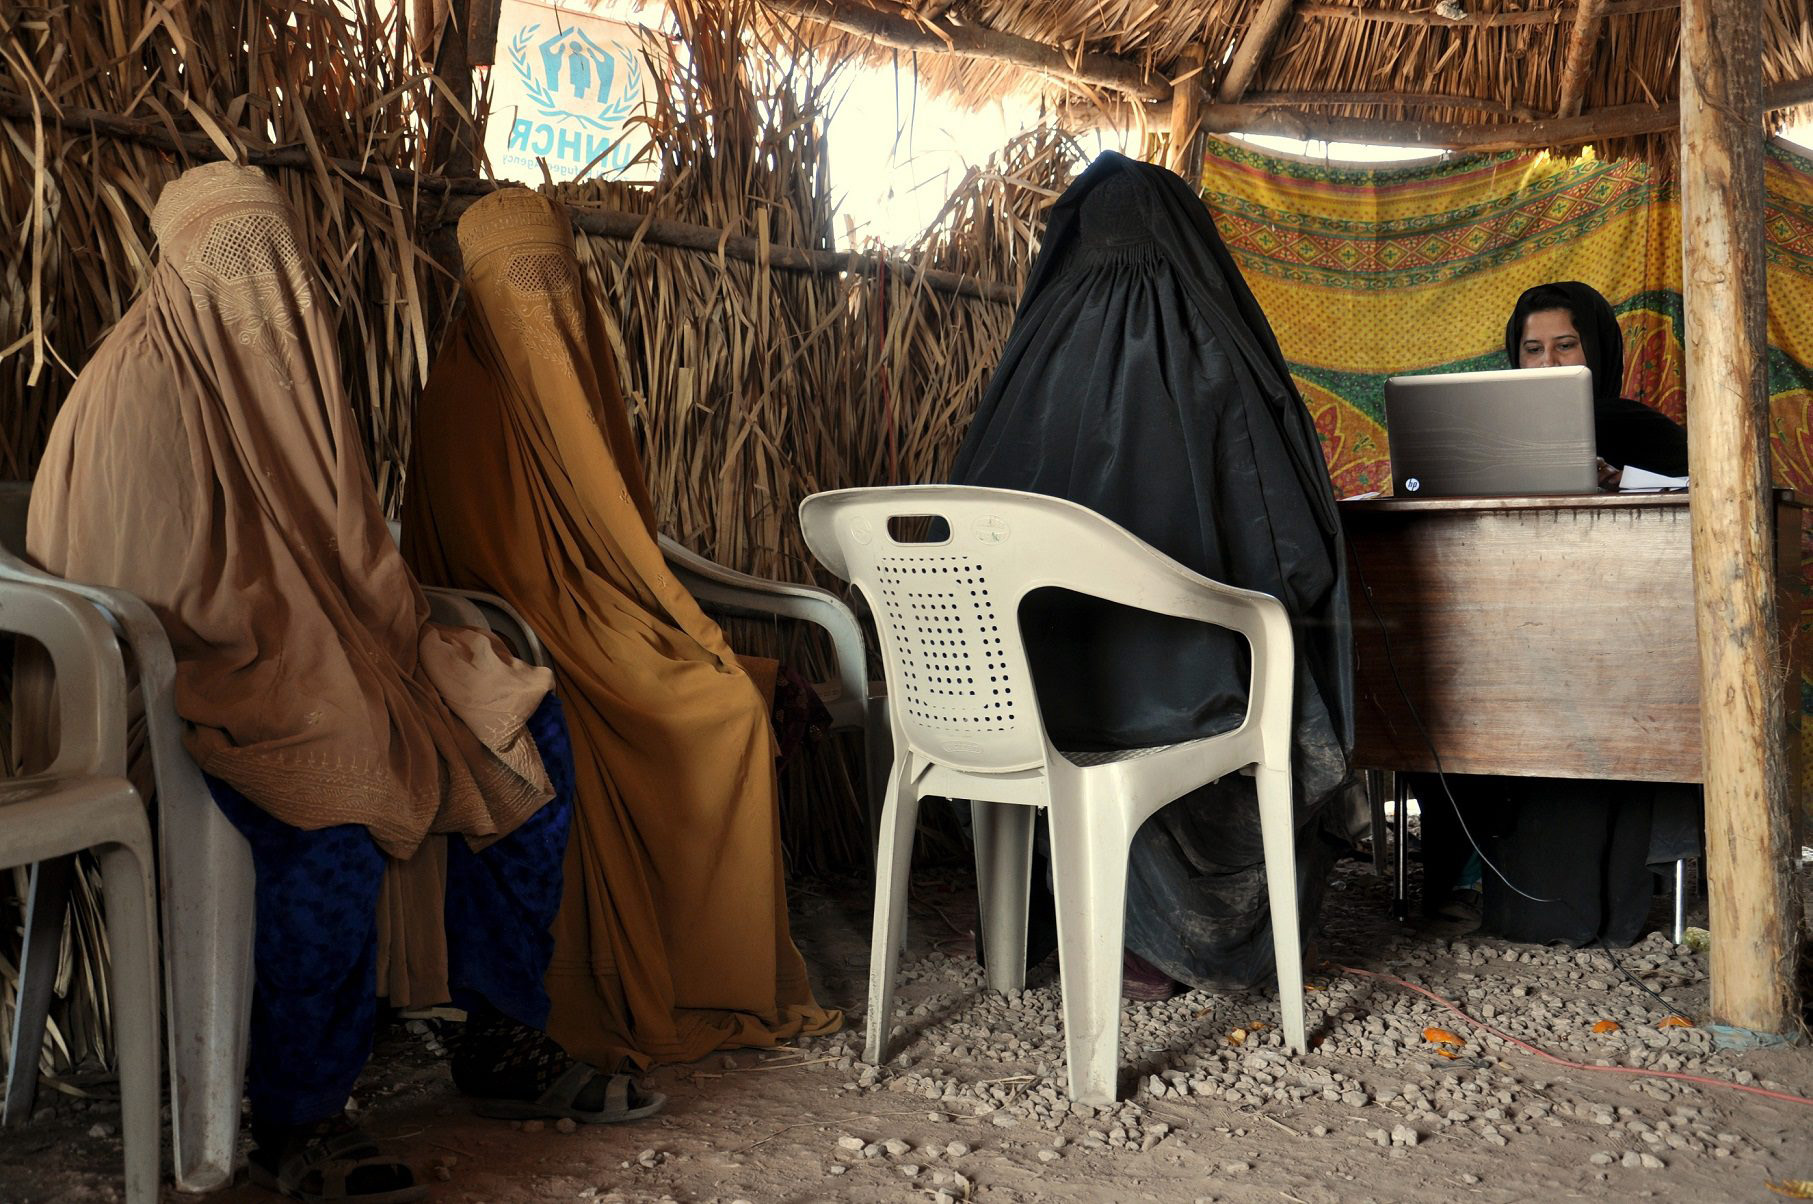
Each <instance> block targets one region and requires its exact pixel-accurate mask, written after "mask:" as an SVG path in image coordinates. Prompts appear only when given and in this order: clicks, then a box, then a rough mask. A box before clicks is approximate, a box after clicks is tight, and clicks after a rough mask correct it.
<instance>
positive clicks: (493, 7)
mask: <svg viewBox="0 0 1813 1204" xmlns="http://www.w3.org/2000/svg"><path fill="white" fill-rule="evenodd" d="M502 9H503V0H472V3H471V4H470V5H469V6H468V7H467V9H466V60H467V62H469V63H470V64H471V65H472V66H474V67H489V66H491V64H493V63H495V62H496V61H497V24H498V20H499V18H500V16H501V15H502V11H501V10H502Z"/></svg>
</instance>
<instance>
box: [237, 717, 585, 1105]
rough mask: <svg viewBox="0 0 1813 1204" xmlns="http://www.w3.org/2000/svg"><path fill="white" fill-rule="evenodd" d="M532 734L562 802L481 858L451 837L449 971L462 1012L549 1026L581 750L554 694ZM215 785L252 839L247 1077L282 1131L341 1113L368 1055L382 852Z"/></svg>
mask: <svg viewBox="0 0 1813 1204" xmlns="http://www.w3.org/2000/svg"><path fill="white" fill-rule="evenodd" d="M529 731H530V733H531V734H532V735H533V736H534V737H535V745H536V747H537V748H538V749H540V750H541V757H542V761H543V763H545V764H546V766H547V769H548V777H549V778H550V779H551V780H552V782H553V784H554V799H553V801H552V802H550V803H548V804H547V805H546V806H545V807H543V808H542V809H541V810H539V811H537V812H536V813H535V814H534V815H532V816H531V817H529V819H528V820H527V821H525V822H524V823H523V824H522V826H520V827H519V828H517V829H516V831H514V832H512V833H511V834H510V835H509V836H506V837H505V838H503V839H502V840H499V841H498V842H496V843H495V844H492V845H490V846H488V847H487V848H486V849H485V850H484V851H483V852H481V853H474V852H473V851H472V850H471V849H470V848H468V847H467V845H466V842H465V841H464V840H462V839H460V838H458V837H454V838H452V839H450V840H449V841H448V842H447V902H446V923H447V972H448V981H449V985H450V986H451V988H452V990H453V1001H452V1002H453V1003H454V1004H455V1005H456V1006H459V1007H463V1008H466V1009H467V1010H469V1011H470V1010H474V1009H475V1008H477V1007H478V1006H479V1005H481V1004H489V1005H490V1006H491V1007H493V1008H496V1009H497V1010H498V1011H500V1012H502V1013H503V1014H504V1015H506V1016H508V1017H510V1018H511V1019H512V1020H516V1021H519V1022H521V1023H523V1024H526V1025H528V1026H530V1027H531V1028H542V1027H543V1026H545V1025H546V1024H547V1019H548V994H547V991H546V989H545V988H544V987H543V986H542V977H543V975H545V974H546V973H547V969H548V959H549V958H550V957H552V956H553V953H554V937H553V934H552V932H551V931H550V930H551V928H552V926H553V923H554V913H555V911H556V910H557V909H558V908H559V906H560V889H561V861H562V859H563V857H564V856H565V853H566V844H567V825H568V820H569V818H570V817H571V814H572V796H573V750H572V746H571V745H570V744H569V743H568V740H567V727H566V721H565V720H564V719H563V718H562V717H561V711H560V702H559V701H558V700H557V699H556V698H555V697H554V696H553V695H552V694H550V695H548V697H547V698H545V699H543V700H542V703H541V706H540V707H539V708H537V709H536V711H535V714H534V716H533V717H531V718H530V720H529ZM208 788H209V790H211V791H212V792H213V795H214V801H215V802H216V803H217V804H218V805H219V806H220V809H221V810H222V811H224V812H225V813H226V816H227V818H228V819H229V820H231V821H232V823H233V826H234V827H236V828H238V829H239V830H240V832H242V833H244V835H245V838H246V839H247V840H248V841H250V842H251V845H252V864H253V867H254V869H255V872H256V875H257V882H258V885H257V913H256V914H257V923H256V933H255V936H254V947H253V954H252V961H253V989H252V1033H251V1051H250V1058H249V1066H248V1068H247V1072H246V1090H247V1093H248V1094H249V1096H250V1097H251V1101H252V1111H253V1114H254V1115H255V1116H256V1117H257V1118H258V1121H259V1122H260V1124H264V1125H281V1126H290V1125H305V1124H312V1123H313V1122H315V1121H318V1120H324V1119H326V1118H327V1117H330V1116H336V1115H338V1114H339V1112H340V1110H341V1108H342V1107H344V1106H345V1104H346V1098H347V1096H348V1095H349V1094H351V1092H352V1088H353V1083H354V1082H355V1081H356V1080H357V1079H358V1077H359V1072H360V1071H361V1070H363V1069H364V1068H365V1063H366V1061H367V1060H368V1059H369V1058H370V1057H371V1044H372V1029H373V1026H374V1024H375V1021H376V1017H377V955H378V888H379V884H380V882H381V881H382V880H383V877H384V866H385V861H386V858H385V855H384V853H383V852H382V851H381V850H380V849H379V848H378V846H377V845H376V844H374V843H373V842H372V839H371V834H370V832H368V831H367V830H366V829H365V828H364V827H362V826H359V825H356V824H342V825H339V826H337V827H332V828H321V829H318V830H315V831H303V830H302V829H300V828H292V827H290V826H289V825H288V824H286V823H283V822H282V821H280V820H278V819H275V818H273V817H272V816H271V815H270V814H268V813H267V812H265V811H263V810H261V809H260V808H259V807H258V806H257V805H256V804H254V803H252V802H250V801H248V800H247V799H246V798H245V796H243V795H241V794H240V793H239V792H238V791H237V790H234V789H233V788H232V787H231V786H229V785H227V784H226V783H225V782H222V781H220V780H218V779H216V778H212V777H210V778H209V779H208Z"/></svg>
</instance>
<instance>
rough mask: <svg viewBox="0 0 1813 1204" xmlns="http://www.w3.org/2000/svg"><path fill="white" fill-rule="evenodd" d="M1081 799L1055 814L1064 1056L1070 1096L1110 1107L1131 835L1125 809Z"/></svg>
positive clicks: (1114, 1083)
mask: <svg viewBox="0 0 1813 1204" xmlns="http://www.w3.org/2000/svg"><path fill="white" fill-rule="evenodd" d="M1081 801H1082V800H1071V802H1072V804H1073V805H1071V806H1061V805H1056V804H1055V803H1054V805H1053V806H1052V808H1051V810H1050V813H1049V816H1050V823H1051V858H1052V879H1053V885H1054V886H1055V887H1056V894H1057V905H1058V980H1059V983H1060V984H1061V986H1062V987H1063V992H1064V1060H1065V1062H1066V1068H1067V1070H1068V1076H1069V1085H1070V1098H1071V1099H1073V1100H1078V1101H1080V1102H1082V1103H1085V1104H1094V1105H1095V1106H1097V1107H1105V1106H1107V1105H1109V1104H1112V1103H1113V1102H1114V1099H1115V1094H1116V1088H1117V1086H1118V1081H1119V1078H1120V1038H1121V951H1122V944H1123V941H1124V939H1125V932H1124V929H1125V923H1126V914H1127V850H1128V846H1129V844H1130V837H1131V834H1130V833H1129V832H1127V830H1126V826H1125V819H1126V817H1125V815H1124V814H1123V813H1122V812H1121V810H1120V809H1119V808H1115V807H1111V806H1101V807H1092V806H1087V805H1075V804H1078V803H1080V802H1081ZM1092 801H1094V800H1092ZM1103 801H1105V800H1103ZM991 960H992V959H991Z"/></svg>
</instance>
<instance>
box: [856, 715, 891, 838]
mask: <svg viewBox="0 0 1813 1204" xmlns="http://www.w3.org/2000/svg"><path fill="white" fill-rule="evenodd" d="M862 755H863V775H864V776H863V787H864V788H865V789H866V790H867V791H868V797H867V798H865V799H864V800H863V805H864V806H865V807H867V808H868V817H869V851H870V852H871V853H873V854H879V853H880V851H881V813H882V811H883V809H884V808H885V807H886V806H887V801H888V770H889V767H890V766H892V765H893V763H894V729H893V727H892V725H891V724H890V723H889V720H888V699H887V695H885V694H881V695H874V694H871V695H870V696H869V714H868V719H867V721H866V722H865V724H864V726H863V730H862Z"/></svg>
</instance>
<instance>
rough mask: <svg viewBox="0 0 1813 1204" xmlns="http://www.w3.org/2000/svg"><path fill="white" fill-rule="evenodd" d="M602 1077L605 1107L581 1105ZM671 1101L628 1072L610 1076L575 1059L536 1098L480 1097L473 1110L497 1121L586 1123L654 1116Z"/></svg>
mask: <svg viewBox="0 0 1813 1204" xmlns="http://www.w3.org/2000/svg"><path fill="white" fill-rule="evenodd" d="M600 1078H603V1079H604V1080H605V1087H604V1106H603V1107H602V1108H599V1109H596V1110H591V1109H586V1108H581V1107H579V1106H578V1105H577V1102H576V1101H577V1100H578V1099H579V1097H580V1096H581V1095H582V1094H584V1093H585V1090H586V1088H588V1087H590V1086H591V1085H592V1084H593V1083H594V1082H596V1081H598V1080H599V1079H600ZM666 1102H667V1097H666V1096H665V1095H662V1094H661V1093H660V1092H659V1091H643V1090H642V1089H641V1088H640V1087H638V1086H637V1085H636V1080H635V1079H634V1078H632V1077H630V1076H629V1075H627V1074H613V1075H606V1074H605V1073H604V1071H602V1070H597V1069H595V1068H593V1067H591V1066H588V1065H586V1064H585V1063H584V1062H574V1063H573V1064H572V1065H571V1066H569V1067H567V1068H566V1070H565V1072H564V1073H562V1074H561V1076H560V1077H559V1078H557V1079H555V1080H554V1082H553V1084H552V1085H551V1086H549V1088H548V1089H547V1090H546V1091H544V1092H542V1093H541V1095H540V1096H538V1097H537V1098H535V1099H532V1100H520V1099H480V1100H478V1101H477V1102H476V1103H475V1104H474V1105H473V1111H475V1112H477V1113H478V1114H479V1115H480V1116H489V1117H492V1118H493V1119H496V1120H563V1119H564V1120H573V1121H578V1122H579V1123H580V1124H582V1125H600V1124H617V1123H620V1122H622V1121H626V1120H641V1119H642V1118H643V1117H645V1116H653V1115H654V1114H655V1113H657V1112H659V1111H660V1110H661V1106H662V1105H663V1104H665V1103H666Z"/></svg>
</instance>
